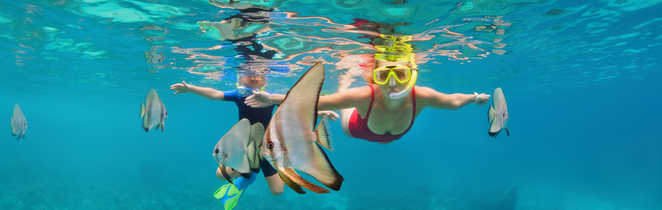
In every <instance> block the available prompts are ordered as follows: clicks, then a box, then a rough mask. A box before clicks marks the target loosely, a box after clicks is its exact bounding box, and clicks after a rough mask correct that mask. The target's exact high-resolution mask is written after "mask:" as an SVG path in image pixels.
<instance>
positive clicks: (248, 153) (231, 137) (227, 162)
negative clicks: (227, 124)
mask: <svg viewBox="0 0 662 210" xmlns="http://www.w3.org/2000/svg"><path fill="white" fill-rule="evenodd" d="M263 135H264V126H262V123H255V124H253V125H251V124H250V122H249V121H248V119H246V118H244V119H241V120H239V122H237V123H236V124H235V125H234V126H232V128H230V130H229V131H228V132H227V133H225V135H223V137H222V138H221V140H219V141H218V143H217V144H216V146H215V147H214V152H212V156H214V159H216V162H217V163H218V166H219V168H221V173H222V174H223V177H225V179H226V180H228V182H230V183H231V182H232V181H231V180H230V176H229V175H228V174H227V173H226V170H224V168H225V167H227V168H231V169H233V170H234V171H237V172H239V174H241V175H242V176H243V177H247V178H248V177H249V176H250V174H251V172H254V173H257V172H259V169H260V158H261V156H259V146H260V145H261V143H262V136H263Z"/></svg>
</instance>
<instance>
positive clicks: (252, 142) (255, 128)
mask: <svg viewBox="0 0 662 210" xmlns="http://www.w3.org/2000/svg"><path fill="white" fill-rule="evenodd" d="M262 137H264V126H262V123H255V124H253V125H251V136H250V138H249V140H248V145H247V149H246V157H247V158H248V163H249V166H250V168H251V170H253V171H255V172H257V171H259V170H260V159H261V158H262V156H261V154H260V148H261V146H262Z"/></svg>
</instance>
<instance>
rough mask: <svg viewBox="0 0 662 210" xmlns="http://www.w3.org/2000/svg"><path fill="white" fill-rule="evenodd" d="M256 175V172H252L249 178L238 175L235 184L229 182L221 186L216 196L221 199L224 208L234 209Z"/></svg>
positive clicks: (227, 209) (226, 209)
mask: <svg viewBox="0 0 662 210" xmlns="http://www.w3.org/2000/svg"><path fill="white" fill-rule="evenodd" d="M256 175H257V174H256V173H251V176H250V177H249V178H244V177H238V178H237V179H236V180H235V181H234V184H232V183H227V184H225V185H223V186H221V187H220V188H218V189H217V190H216V192H215V193H214V198H216V199H220V200H221V202H222V203H223V209H225V210H232V209H233V208H234V207H235V206H236V205H237V203H238V202H239V198H241V195H242V194H243V193H244V190H246V188H248V186H249V185H250V184H252V183H253V182H254V181H255V177H256Z"/></svg>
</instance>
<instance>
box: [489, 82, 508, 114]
mask: <svg viewBox="0 0 662 210" xmlns="http://www.w3.org/2000/svg"><path fill="white" fill-rule="evenodd" d="M492 97H494V98H493V99H492V103H493V104H494V109H496V111H501V110H503V109H506V97H505V96H504V95H503V90H502V89H501V88H500V87H498V88H496V89H494V93H493V94H492Z"/></svg>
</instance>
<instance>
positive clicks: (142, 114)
mask: <svg viewBox="0 0 662 210" xmlns="http://www.w3.org/2000/svg"><path fill="white" fill-rule="evenodd" d="M140 117H145V104H140Z"/></svg>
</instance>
